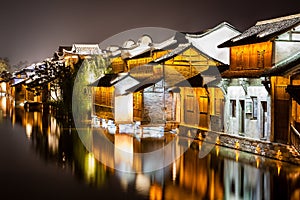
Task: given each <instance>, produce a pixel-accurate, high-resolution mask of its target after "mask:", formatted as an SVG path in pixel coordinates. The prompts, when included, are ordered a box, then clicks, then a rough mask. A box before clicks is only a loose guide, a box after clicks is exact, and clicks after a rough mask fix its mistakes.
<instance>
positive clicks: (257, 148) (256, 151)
mask: <svg viewBox="0 0 300 200" xmlns="http://www.w3.org/2000/svg"><path fill="white" fill-rule="evenodd" d="M255 153H260V147H259V145H257V146H256V148H255Z"/></svg>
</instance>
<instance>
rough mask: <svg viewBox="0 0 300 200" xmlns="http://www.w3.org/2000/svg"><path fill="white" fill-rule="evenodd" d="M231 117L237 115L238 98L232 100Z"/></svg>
mask: <svg viewBox="0 0 300 200" xmlns="http://www.w3.org/2000/svg"><path fill="white" fill-rule="evenodd" d="M230 113H231V117H236V100H230Z"/></svg>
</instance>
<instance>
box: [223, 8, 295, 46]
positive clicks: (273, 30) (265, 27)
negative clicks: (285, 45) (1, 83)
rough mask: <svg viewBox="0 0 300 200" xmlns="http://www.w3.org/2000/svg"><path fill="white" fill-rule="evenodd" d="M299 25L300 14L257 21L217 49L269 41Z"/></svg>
mask: <svg viewBox="0 0 300 200" xmlns="http://www.w3.org/2000/svg"><path fill="white" fill-rule="evenodd" d="M299 24H300V14H298V15H291V16H286V17H281V18H276V19H271V20H266V21H259V22H257V23H256V24H255V25H254V26H252V27H250V28H249V29H247V30H246V31H244V32H243V33H241V34H240V35H238V36H236V37H233V38H231V39H230V40H228V41H226V42H224V43H222V44H220V45H219V46H218V47H219V48H222V47H231V46H238V45H245V44H253V43H259V42H265V41H269V40H271V39H273V38H274V37H276V36H278V35H280V34H282V33H284V32H286V31H287V30H289V29H291V28H293V27H295V26H297V25H299Z"/></svg>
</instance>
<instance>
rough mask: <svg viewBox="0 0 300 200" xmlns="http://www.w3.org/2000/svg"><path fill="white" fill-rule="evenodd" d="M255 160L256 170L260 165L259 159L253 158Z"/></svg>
mask: <svg viewBox="0 0 300 200" xmlns="http://www.w3.org/2000/svg"><path fill="white" fill-rule="evenodd" d="M255 160H256V168H259V164H260V159H259V157H258V156H255Z"/></svg>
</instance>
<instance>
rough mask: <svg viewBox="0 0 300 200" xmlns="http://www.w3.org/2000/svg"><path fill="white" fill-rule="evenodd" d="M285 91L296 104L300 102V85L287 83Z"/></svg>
mask: <svg viewBox="0 0 300 200" xmlns="http://www.w3.org/2000/svg"><path fill="white" fill-rule="evenodd" d="M286 91H287V92H288V93H289V94H290V95H291V97H292V98H293V99H294V100H295V101H297V103H298V104H300V85H288V86H287V87H286Z"/></svg>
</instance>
